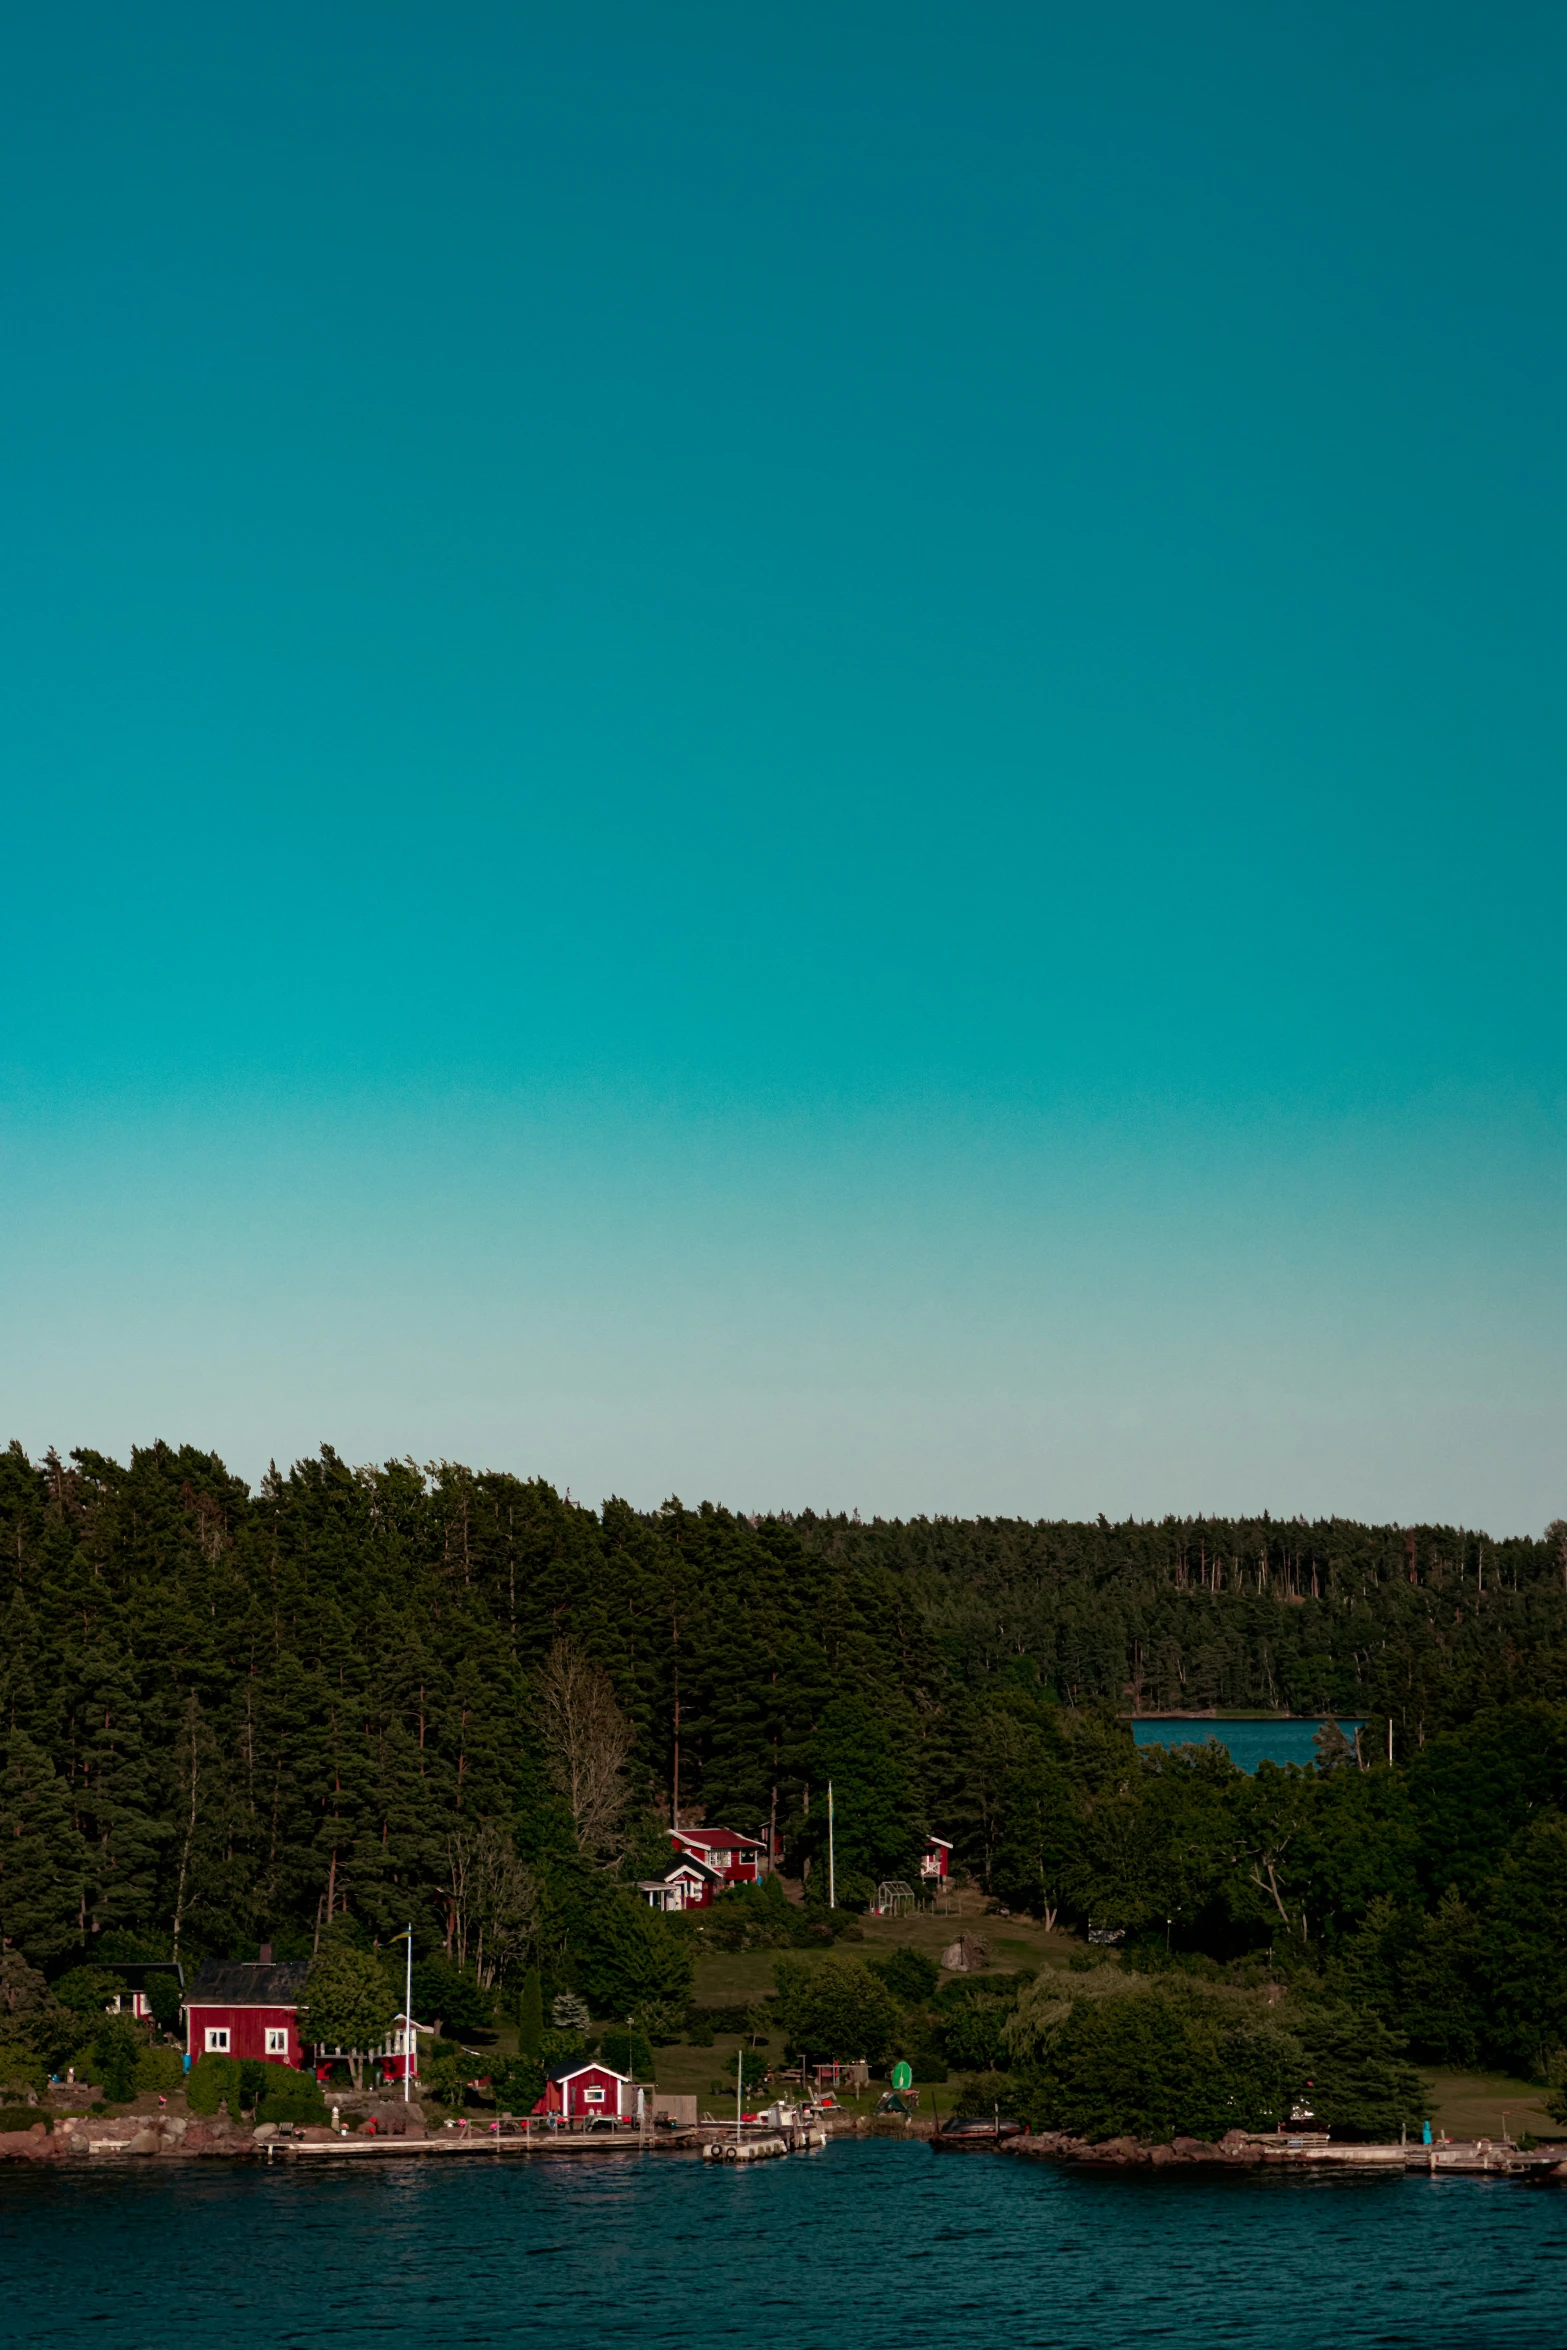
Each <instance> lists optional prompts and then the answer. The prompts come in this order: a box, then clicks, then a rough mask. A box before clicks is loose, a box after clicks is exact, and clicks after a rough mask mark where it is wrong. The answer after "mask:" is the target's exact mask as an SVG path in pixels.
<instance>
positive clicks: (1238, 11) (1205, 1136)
mask: <svg viewBox="0 0 1567 2350" xmlns="http://www.w3.org/2000/svg"><path fill="white" fill-rule="evenodd" d="M1564 68H1567V18H1564V17H1563V14H1562V12H1561V10H1560V9H1559V8H1557V7H1554V6H1550V7H1548V6H1543V5H1541V6H1516V5H1508V4H1507V0H1501V4H1499V5H1495V6H1492V7H1489V8H1485V9H1480V8H1475V7H1472V6H1470V7H1453V6H1441V5H1437V6H1433V5H1431V4H1430V0H1422V4H1421V5H1419V6H1415V5H1404V6H1388V5H1376V4H1375V0H1373V4H1372V5H1370V6H1367V5H1366V0H1355V5H1352V6H1351V5H1344V4H1333V0H1329V4H1327V5H1323V4H1322V0H1313V4H1312V5H1311V6H1309V7H1307V6H1304V5H1301V6H1283V7H1276V8H1267V9H1262V10H1258V9H1256V8H1254V7H1247V6H1242V5H1239V4H1237V5H1233V6H1218V7H1215V6H1203V5H1197V6H1195V7H1193V6H1187V7H1183V8H1181V9H1178V10H1177V9H1171V8H1169V7H1167V6H1163V5H1155V4H1153V0H1143V4H1141V5H1130V4H1117V0H1108V4H1107V5H1100V6H1097V7H1094V8H1092V9H1084V8H1073V9H1070V10H1069V9H1066V8H1058V7H1051V6H1045V5H1030V6H1024V5H1008V6H1000V5H992V6H984V5H980V6H977V7H974V8H970V9H962V10H959V9H954V8H953V7H951V6H950V5H946V6H942V7H935V6H926V5H923V4H921V0H899V4H898V5H896V6H890V5H881V4H879V0H859V4H855V5H850V6H844V5H843V4H842V0H833V4H832V5H826V4H821V5H802V4H800V0H790V5H788V6H782V5H777V6H771V5H761V6H753V5H747V6H745V7H736V6H735V5H733V0H727V4H725V5H718V4H717V0H713V4H707V0H689V4H684V0H665V4H664V5H662V6H659V7H656V8H655V7H652V6H648V5H631V4H626V5H611V4H609V0H573V5H572V6H571V7H569V8H554V9H549V10H546V9H543V8H534V7H530V6H527V5H522V4H518V0H508V4H506V5H500V4H482V0H444V4H443V5H441V6H436V5H434V4H433V0H402V4H396V0H375V4H374V5H369V4H366V5H352V4H345V0H310V4H309V5H303V4H294V0H267V5H265V6H260V5H256V6H248V5H225V4H224V0H199V4H193V5H188V6H179V5H172V4H170V0H144V4H143V5H139V6H135V7H127V6H125V5H123V0H115V4H114V5H112V6H111V5H102V6H93V5H80V4H78V0H54V4H53V5H51V6H50V7H48V8H39V9H33V10H18V11H17V12H16V13H15V14H14V15H12V16H10V17H9V18H8V20H7V26H6V29H5V31H4V33H3V35H0V202H3V218H4V222H5V228H4V233H3V236H0V271H3V316H4V318H5V321H6V330H5V343H6V359H5V364H4V367H3V369H0V500H3V508H0V514H3V526H0V547H3V550H4V552H3V557H0V596H3V599H4V609H3V614H0V775H3V779H4V825H3V831H0V841H3V845H4V872H5V891H4V916H3V921H0V988H3V995H0V1006H3V1010H0V1110H3V1139H0V1215H3V1222H0V1404H3V1413H0V1437H3V1436H5V1435H9V1434H13V1433H14V1434H15V1435H16V1436H18V1437H20V1438H21V1440H22V1441H23V1442H24V1443H25V1444H26V1445H27V1446H28V1447H29V1449H31V1450H35V1451H36V1450H41V1449H42V1448H43V1447H44V1446H45V1445H47V1444H48V1443H50V1442H54V1443H56V1444H58V1445H59V1446H60V1447H61V1448H62V1449H65V1448H67V1447H69V1446H71V1445H76V1444H88V1445H94V1446H98V1447H101V1448H104V1449H107V1450H112V1451H118V1452H121V1453H123V1452H124V1451H125V1450H126V1448H127V1447H128V1446H129V1445H130V1444H131V1443H132V1442H146V1441H149V1440H151V1439H152V1438H154V1437H156V1436H160V1435H161V1436H166V1437H168V1438H169V1439H171V1440H176V1441H178V1440H185V1441H192V1442H197V1443H200V1444H202V1445H207V1446H212V1447H214V1448H216V1449H217V1450H219V1451H221V1452H222V1453H223V1454H224V1455H225V1457H226V1458H227V1459H228V1460H229V1461H230V1462H231V1463H232V1465H233V1466H234V1467H236V1468H237V1469H238V1470H239V1471H240V1472H241V1473H242V1474H245V1475H247V1476H251V1477H254V1476H255V1475H257V1474H258V1473H259V1472H260V1471H261V1470H262V1469H263V1468H264V1467H265V1465H266V1462H267V1460H268V1458H269V1457H272V1456H275V1457H276V1458H278V1459H279V1460H280V1461H283V1462H286V1461H287V1460H288V1459H290V1458H292V1457H294V1456H296V1455H298V1454H299V1453H301V1452H304V1451H308V1450H310V1449H313V1448H314V1446H315V1445H316V1444H317V1443H319V1442H320V1441H322V1440H323V1439H325V1440H327V1441H330V1442H332V1443H333V1444H335V1445H336V1446H337V1447H338V1449H339V1450H340V1451H342V1452H343V1453H344V1454H346V1455H347V1456H348V1457H349V1458H351V1459H354V1460H363V1459H371V1458H384V1457H387V1456H389V1455H392V1454H403V1453H411V1454H413V1455H415V1456H416V1457H417V1458H419V1459H429V1458H432V1457H436V1456H440V1455H445V1456H448V1457H455V1458H460V1459H466V1460H471V1461H475V1462H478V1463H482V1464H485V1465H490V1466H495V1467H507V1468H512V1469H516V1470H519V1471H523V1472H527V1473H537V1474H541V1475H544V1476H547V1477H549V1478H551V1479H552V1480H553V1481H554V1482H556V1483H557V1484H559V1485H562V1486H567V1487H569V1488H570V1489H571V1490H572V1491H573V1492H574V1493H576V1494H577V1495H578V1496H579V1497H581V1498H584V1499H587V1500H590V1501H595V1502H596V1501H597V1500H598V1499H599V1498H600V1497H601V1496H602V1495H604V1494H606V1493H610V1492H616V1491H618V1492H623V1493H625V1494H627V1495H628V1496H629V1497H630V1498H631V1499H632V1500H634V1501H636V1502H638V1503H641V1504H644V1505H651V1504H654V1503H656V1502H658V1501H659V1500H661V1499H662V1498H663V1497H664V1496H665V1495H666V1494H668V1493H670V1492H678V1493H680V1494H681V1495H682V1496H683V1497H684V1498H685V1499H686V1500H687V1501H694V1500H697V1499H699V1498H701V1497H703V1496H711V1497H712V1498H715V1499H720V1500H725V1501H728V1502H729V1503H731V1504H732V1505H734V1506H737V1507H743V1508H768V1507H779V1506H790V1507H796V1508H798V1507H803V1506H806V1505H815V1506H818V1507H824V1508H826V1507H833V1508H837V1507H843V1508H853V1507H856V1506H857V1507H859V1508H861V1509H862V1510H864V1511H865V1512H866V1513H867V1514H870V1513H871V1512H872V1511H880V1512H883V1513H896V1514H910V1513H914V1512H918V1511H938V1510H941V1511H959V1512H964V1513H968V1512H975V1511H1007V1512H1013V1511H1016V1512H1022V1513H1026V1514H1028V1515H1030V1516H1036V1515H1038V1516H1044V1515H1049V1516H1056V1515H1077V1514H1092V1513H1093V1512H1095V1511H1097V1510H1103V1511H1104V1512H1105V1513H1106V1514H1107V1515H1109V1516H1112V1517H1115V1516H1124V1515H1126V1514H1127V1513H1129V1512H1135V1513H1137V1514H1139V1515H1152V1514H1162V1513H1163V1512H1164V1511H1166V1510H1173V1511H1179V1512H1188V1511H1196V1510H1203V1509H1206V1510H1209V1511H1214V1512H1218V1511H1224V1510H1240V1509H1255V1508H1262V1507H1267V1508H1270V1509H1272V1510H1274V1511H1276V1512H1278V1513H1281V1514H1288V1513H1292V1512H1295V1511H1303V1512H1306V1513H1308V1514H1317V1513H1326V1512H1332V1511H1339V1512H1343V1513H1353V1514H1359V1515H1369V1516H1377V1517H1397V1518H1402V1519H1405V1520H1412V1519H1421V1518H1433V1517H1443V1518H1450V1519H1456V1520H1459V1521H1461V1522H1464V1523H1467V1524H1470V1525H1484V1526H1486V1527H1488V1528H1489V1529H1490V1530H1491V1531H1492V1532H1495V1533H1498V1534H1501V1533H1509V1532H1516V1531H1523V1530H1530V1529H1538V1528H1539V1527H1540V1526H1541V1525H1542V1524H1543V1523H1544V1522H1545V1520H1547V1519H1548V1518H1551V1517H1553V1516H1555V1515H1557V1514H1559V1513H1564V1512H1567V1476H1564V1474H1563V1433H1564V1401H1567V1312H1564V1307H1567V1278H1564V1275H1567V1262H1564V1248H1563V1235H1564V1206H1567V1201H1564V1191H1567V1184H1564V1168H1567V1151H1564V1144H1567V1114H1564V1113H1567V1050H1564V1045H1567V1039H1564V1024H1563V1010H1564V970H1567V926H1564V920H1563V874H1564V862H1563V851H1564V847H1567V842H1564V830H1567V826H1564V804H1567V803H1564V773H1563V768H1564V751H1567V663H1564V658H1563V647H1564V631H1563V622H1564V617H1567V615H1564V603H1567V595H1564V569H1567V554H1564V550H1567V527H1564V526H1567V497H1564V486H1567V483H1564V475H1567V438H1564V435H1563V431H1562V419H1563V416H1564V414H1567V288H1564V280H1563V273H1562V267H1561V252H1560V243H1561V227H1562V220H1563V216H1564V199H1567V160H1564V159H1567V120H1564V115H1567V102H1564Z"/></svg>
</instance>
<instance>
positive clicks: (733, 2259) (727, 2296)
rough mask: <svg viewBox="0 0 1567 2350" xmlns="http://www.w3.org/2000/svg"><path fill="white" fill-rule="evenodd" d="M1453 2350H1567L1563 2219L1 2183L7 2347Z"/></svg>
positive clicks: (947, 2173)
mask: <svg viewBox="0 0 1567 2350" xmlns="http://www.w3.org/2000/svg"><path fill="white" fill-rule="evenodd" d="M194 2328H200V2329H201V2334H200V2339H201V2340H203V2341H205V2342H207V2343H211V2344H214V2345H222V2350H262V2346H263V2345H264V2346H265V2350H295V2346H298V2350H319V2346H321V2345H326V2344H333V2343H339V2342H354V2341H357V2340H360V2339H372V2338H373V2339H376V2340H378V2341H386V2342H392V2343H401V2342H407V2343H409V2344H413V2343H420V2344H425V2345H428V2344H430V2343H433V2342H437V2341H438V2342H439V2343H440V2344H441V2345H443V2350H445V2346H450V2350H464V2346H466V2345H482V2344H488V2343H507V2344H510V2343H519V2344H520V2343H525V2342H534V2341H540V2342H542V2343H543V2344H545V2345H546V2346H547V2350H579V2346H580V2350H588V2345H593V2346H594V2350H603V2344H604V2341H605V2329H606V2328H613V2329H624V2330H625V2332H626V2334H627V2336H628V2338H629V2339H630V2340H631V2341H632V2342H634V2343H636V2344H639V2345H640V2344H644V2343H654V2344H656V2343H679V2344H682V2345H689V2344H692V2343H699V2342H702V2341H704V2340H706V2341H722V2342H738V2343H743V2344H745V2345H748V2346H749V2345H752V2344H754V2345H755V2346H756V2350H778V2346H779V2345H780V2344H782V2345H799V2346H801V2350H814V2346H815V2345H817V2344H824V2345H827V2344H831V2345H837V2344H840V2343H843V2344H850V2343H853V2344H865V2345H869V2346H871V2350H878V2346H879V2345H881V2344H883V2343H885V2344H887V2345H889V2350H890V2346H891V2345H899V2346H902V2350H918V2346H920V2345H924V2344H931V2345H936V2344H940V2345H942V2346H943V2350H954V2346H955V2345H964V2346H965V2350H997V2346H998V2345H1001V2344H1006V2345H1007V2346H1008V2350H1012V2346H1013V2345H1033V2344H1039V2345H1047V2344H1048V2345H1050V2350H1075V2346H1076V2345H1082V2350H1118V2346H1119V2345H1121V2344H1143V2343H1150V2344H1152V2343H1157V2344H1161V2345H1165V2346H1166V2350H1213V2346H1214V2345H1217V2344H1226V2343H1256V2344H1258V2345H1259V2346H1265V2350H1325V2346H1326V2345H1333V2346H1334V2350H1342V2346H1343V2345H1345V2344H1357V2343H1394V2344H1409V2345H1411V2346H1413V2345H1417V2344H1418V2345H1420V2350H1444V2346H1445V2345H1448V2344H1453V2345H1460V2344H1461V2345H1463V2346H1464V2350H1491V2346H1492V2345H1497V2346H1500V2345H1502V2344H1504V2343H1508V2344H1511V2343H1532V2344H1535V2345H1540V2346H1542V2350H1543V2346H1548V2345H1552V2344H1559V2343H1562V2342H1563V2341H1564V2340H1567V2194H1564V2193H1559V2192H1530V2191H1529V2190H1527V2189H1524V2188H1519V2187H1515V2186H1511V2185H1509V2184H1507V2183H1506V2182H1505V2181H1501V2180H1483V2179H1440V2180H1435V2181H1432V2180H1426V2179H1404V2178H1402V2177H1400V2178H1396V2179H1387V2178H1360V2179H1353V2178H1340V2179H1280V2178H1277V2177H1274V2178H1271V2179H1265V2180H1264V2179H1256V2178H1249V2177H1236V2178H1223V2179H1205V2178H1195V2177H1188V2178H1180V2179H1170V2178H1152V2177H1143V2178H1136V2177H1125V2176H1121V2177H1116V2176H1098V2177H1094V2176H1085V2175H1082V2174H1078V2175H1075V2176H1074V2175H1072V2174H1071V2173H1060V2172H1056V2171H1053V2170H1051V2169H1050V2168H1048V2167H1047V2166H1046V2165H1043V2164H1040V2165H1034V2164H1025V2163H1020V2162H1008V2161H1005V2160H998V2159H997V2158H996V2157H995V2156H993V2155H966V2156H951V2155H948V2156H936V2155H932V2154H931V2153H929V2152H928V2150H927V2149H926V2148H924V2147H923V2146H917V2145H915V2146H902V2145H889V2144H878V2143H869V2144H860V2145H855V2144H853V2143H849V2144H844V2145H839V2146H831V2147H829V2148H828V2149H827V2150H826V2152H825V2153H822V2154H819V2155H815V2156H811V2157H803V2158H797V2159H794V2160H791V2161H788V2162H773V2163H758V2164H756V2165H754V2166H753V2167H751V2168H749V2169H746V2170H739V2169H719V2168H714V2169H708V2168H706V2167H705V2166H704V2165H702V2164H701V2163H698V2162H693V2161H690V2160H685V2159H682V2158H679V2157H671V2156H663V2157H651V2158H647V2159H640V2158H636V2157H609V2158H607V2159H603V2160H578V2161H571V2160H564V2161H560V2160H558V2161H556V2162H553V2163H551V2162H547V2161H542V2160H541V2161H539V2162H537V2163H534V2164H530V2165H527V2166H524V2165H523V2164H522V2163H520V2162H518V2163H512V2164H508V2165H506V2166H504V2167H502V2166H501V2165H499V2164H497V2165H494V2166H491V2165H488V2164H484V2165H478V2164H475V2165H473V2166H471V2167H469V2166H465V2167H464V2168H463V2169H462V2170H461V2171H455V2170H452V2169H447V2168H445V2167H444V2166H443V2167H442V2168H440V2169H435V2168H433V2167H432V2168H430V2169H425V2168H423V2167H422V2166H420V2167H415V2166H413V2165H412V2164H410V2165H409V2166H408V2167H407V2168H406V2169H404V2168H396V2169H392V2168H388V2169H386V2170H378V2171H377V2172H375V2173H373V2174H372V2173H367V2172H365V2171H349V2170H346V2169H345V2170H341V2171H329V2172H325V2173H323V2172H320V2171H315V2172H310V2173H304V2174H302V2173H301V2172H299V2171H297V2170H292V2169H282V2168H278V2169H274V2170H271V2171H268V2170H255V2171H250V2170H246V2171H222V2170H218V2169H216V2168H214V2169H212V2170H210V2171H209V2170H205V2169H191V2170H182V2171H172V2170H154V2169H153V2168H152V2167H151V2166H150V2165H149V2166H148V2168H147V2169H146V2170H143V2171H126V2172H122V2173H120V2174H119V2175H117V2176H114V2177H109V2176H106V2175H104V2174H102V2173H99V2174H97V2175H94V2174H91V2173H83V2174H80V2175H65V2174H59V2173H57V2174H55V2175H53V2176H50V2177H39V2176H37V2175H36V2174H32V2173H25V2172H21V2173H19V2172H12V2171H9V2170H8V2171H7V2172H6V2173H5V2174H4V2175H3V2177H0V2332H3V2335H4V2338H5V2339H6V2340H7V2341H8V2342H15V2343H20V2344H27V2345H32V2344H51V2343H72V2344H75V2343H92V2344H94V2345H96V2350H153V2346H154V2345H159V2346H161V2345H163V2344H165V2343H167V2342H169V2341H171V2340H179V2339H181V2338H185V2337H188V2336H189V2334H190V2333H191V2331H192V2329H194Z"/></svg>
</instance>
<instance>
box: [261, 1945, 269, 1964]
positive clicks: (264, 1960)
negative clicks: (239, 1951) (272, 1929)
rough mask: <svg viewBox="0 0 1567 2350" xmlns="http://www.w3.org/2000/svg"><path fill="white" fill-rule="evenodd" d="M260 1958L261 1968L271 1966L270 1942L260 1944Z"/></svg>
mask: <svg viewBox="0 0 1567 2350" xmlns="http://www.w3.org/2000/svg"><path fill="white" fill-rule="evenodd" d="M260 1956H261V1964H262V1965H263V1966H270V1965H271V1964H272V1945H271V1943H270V1942H263V1943H262V1945H261V1954H260Z"/></svg>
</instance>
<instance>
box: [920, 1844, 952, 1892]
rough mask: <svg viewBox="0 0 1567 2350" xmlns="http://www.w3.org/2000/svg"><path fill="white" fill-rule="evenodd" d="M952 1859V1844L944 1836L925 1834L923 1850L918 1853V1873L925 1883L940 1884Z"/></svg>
mask: <svg viewBox="0 0 1567 2350" xmlns="http://www.w3.org/2000/svg"><path fill="white" fill-rule="evenodd" d="M951 1859H952V1846H951V1845H950V1844H949V1843H948V1841H947V1839H946V1837H945V1836H927V1837H926V1839H925V1850H924V1851H923V1853H922V1854H921V1855H920V1875H921V1876H922V1877H923V1878H925V1880H926V1882H927V1883H930V1882H934V1883H936V1884H938V1885H939V1884H941V1883H942V1882H943V1881H944V1879H945V1877H946V1874H947V1868H948V1864H949V1863H950V1861H951Z"/></svg>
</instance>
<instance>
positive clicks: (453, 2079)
mask: <svg viewBox="0 0 1567 2350" xmlns="http://www.w3.org/2000/svg"><path fill="white" fill-rule="evenodd" d="M488 2069H489V2068H488V2066H487V2065H485V2064H484V2063H483V2062H482V2061H481V2060H480V2059H479V2058H478V2057H475V2056H470V2055H468V2053H467V2052H466V2050H464V2049H462V2048H458V2047H456V2046H455V2045H454V2044H453V2042H451V2041H450V2040H437V2041H436V2043H435V2046H434V2048H433V2049H432V2050H431V2051H430V2053H429V2055H428V2056H421V2058H420V2060H419V2085H420V2088H421V2089H422V2090H427V2091H428V2092H429V2094H430V2095H431V2096H432V2097H434V2098H435V2099H436V2101H437V2102H438V2103H439V2104H441V2105H461V2104H462V2102H463V2099H464V2098H465V2096H466V2095H467V2090H468V2084H469V2082H470V2081H474V2080H479V2079H481V2078H482V2077H483V2076H484V2074H485V2073H486V2072H487V2071H488ZM516 2110H517V2109H516V2107H515V2106H514V2107H513V2108H512V2111H513V2112H515V2111H516Z"/></svg>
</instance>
